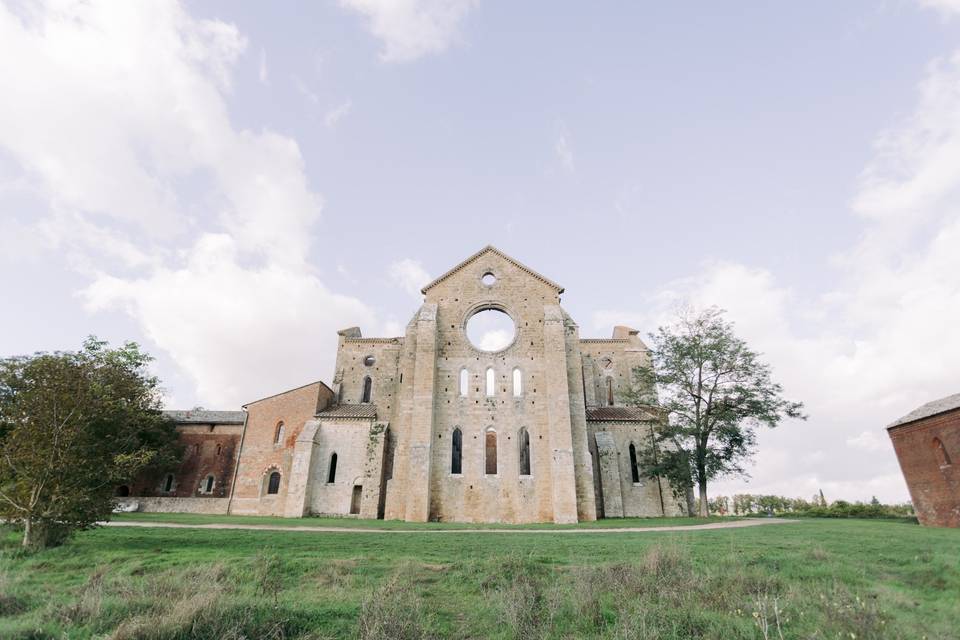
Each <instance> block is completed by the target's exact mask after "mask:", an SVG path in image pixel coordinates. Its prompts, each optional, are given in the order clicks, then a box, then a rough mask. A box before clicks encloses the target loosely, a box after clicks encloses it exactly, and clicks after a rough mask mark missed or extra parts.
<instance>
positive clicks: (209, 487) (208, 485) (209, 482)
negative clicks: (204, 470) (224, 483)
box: [202, 475, 216, 493]
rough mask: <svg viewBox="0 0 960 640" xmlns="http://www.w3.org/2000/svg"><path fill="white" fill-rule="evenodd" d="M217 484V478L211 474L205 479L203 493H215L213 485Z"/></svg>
mask: <svg viewBox="0 0 960 640" xmlns="http://www.w3.org/2000/svg"><path fill="white" fill-rule="evenodd" d="M215 485H216V479H215V478H214V477H213V476H212V475H211V476H207V477H206V478H204V479H203V488H202V492H203V493H213V487H214V486H215Z"/></svg>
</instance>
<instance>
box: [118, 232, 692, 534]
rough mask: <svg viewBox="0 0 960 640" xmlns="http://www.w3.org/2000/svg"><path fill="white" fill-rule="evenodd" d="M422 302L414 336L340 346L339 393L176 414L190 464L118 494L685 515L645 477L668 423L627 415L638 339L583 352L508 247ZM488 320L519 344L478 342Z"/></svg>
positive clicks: (443, 512) (318, 506)
mask: <svg viewBox="0 0 960 640" xmlns="http://www.w3.org/2000/svg"><path fill="white" fill-rule="evenodd" d="M422 293H423V296H424V299H423V304H422V305H421V307H420V308H419V309H418V310H417V311H416V313H415V314H414V315H413V318H411V320H410V322H409V323H408V324H407V327H406V331H405V333H404V335H403V336H400V337H388V338H373V337H365V336H363V334H362V333H361V330H360V329H359V328H357V327H351V328H348V329H343V330H342V331H340V332H339V341H338V345H337V358H336V370H335V371H334V372H333V378H332V380H331V383H330V385H329V386H328V385H327V384H325V383H323V382H313V383H311V384H307V385H304V386H302V387H299V388H296V389H292V390H290V391H285V392H283V393H278V394H276V395H272V396H270V397H267V398H263V399H261V400H257V401H254V402H250V403H249V404H247V405H245V406H244V407H243V410H242V411H207V410H194V411H171V412H169V414H170V415H171V416H173V418H174V419H175V420H176V421H177V423H178V430H179V432H180V435H181V438H182V441H183V443H184V445H185V451H186V453H185V457H184V460H183V461H182V463H181V465H180V467H179V469H177V470H176V471H175V472H173V473H168V474H165V475H163V476H162V477H151V478H142V479H140V480H138V481H137V482H134V483H132V484H131V485H124V486H122V487H119V488H118V495H119V496H120V497H121V503H122V505H123V508H127V509H140V510H143V511H187V512H197V513H232V514H260V515H279V516H287V517H294V518H296V517H303V516H306V515H312V514H325V515H330V514H332V515H343V516H351V515H352V516H353V517H360V518H386V519H399V520H407V521H415V522H423V521H431V520H438V521H454V522H505V523H522V522H558V523H572V522H578V521H582V520H595V519H597V518H602V517H606V518H611V517H623V516H659V515H679V514H681V513H685V507H684V504H685V501H684V500H683V499H678V498H677V497H676V496H675V494H674V491H673V490H672V489H671V487H670V486H669V484H668V483H667V480H666V479H658V478H648V477H646V475H645V474H644V473H643V470H642V469H640V468H638V459H639V457H640V456H639V454H640V452H641V451H642V450H643V449H644V448H646V447H648V446H650V443H651V426H652V425H653V424H654V423H655V421H656V420H658V419H660V418H659V417H658V414H657V412H656V410H655V408H654V407H637V406H626V405H625V403H624V401H623V400H624V395H623V394H624V392H625V391H626V390H627V388H628V385H629V384H630V383H631V378H632V376H631V372H632V370H633V368H634V367H636V366H638V365H642V364H647V363H648V362H649V352H648V350H647V348H646V346H645V345H644V343H643V341H642V340H641V339H640V337H639V336H638V332H637V331H636V330H635V329H631V328H628V327H613V328H612V337H609V338H583V337H581V336H580V334H579V329H578V327H577V324H576V323H575V322H574V321H573V319H572V318H571V317H570V316H569V315H567V313H566V312H565V311H564V310H563V307H561V306H560V295H561V294H562V293H563V287H561V286H560V285H558V284H556V283H555V282H553V281H551V280H549V279H548V278H546V277H544V276H542V275H540V274H539V273H537V272H536V271H534V270H532V269H530V268H528V267H526V266H524V265H523V264H521V263H520V262H518V261H516V260H514V259H513V258H511V257H510V256H507V255H505V254H503V253H502V252H500V251H499V250H497V249H496V248H494V247H486V248H484V249H483V250H481V251H480V252H478V253H476V254H474V255H472V256H470V257H469V258H467V259H466V260H464V261H463V262H461V263H460V264H458V265H457V266H455V267H453V268H452V269H451V270H449V271H448V272H446V273H445V274H443V275H442V276H440V277H439V278H437V279H436V280H434V281H433V282H431V283H429V284H427V285H426V286H424V287H423V290H422ZM484 313H486V314H494V315H496V316H498V317H501V318H503V319H505V320H506V329H504V330H500V332H499V333H493V334H489V335H488V336H487V338H489V340H487V339H486V338H485V339H481V340H479V341H478V340H476V339H474V340H471V338H472V337H473V336H472V335H471V334H470V330H469V327H468V325H470V323H471V321H473V320H475V319H476V318H477V317H479V316H480V314H484ZM494 343H496V344H494Z"/></svg>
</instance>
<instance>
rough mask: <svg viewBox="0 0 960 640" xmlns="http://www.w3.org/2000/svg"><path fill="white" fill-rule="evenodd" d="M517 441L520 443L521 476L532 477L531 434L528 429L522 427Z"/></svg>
mask: <svg viewBox="0 0 960 640" xmlns="http://www.w3.org/2000/svg"><path fill="white" fill-rule="evenodd" d="M517 440H519V441H520V475H522V476H528V475H530V434H529V433H528V432H527V428H526V427H520V433H519V434H517Z"/></svg>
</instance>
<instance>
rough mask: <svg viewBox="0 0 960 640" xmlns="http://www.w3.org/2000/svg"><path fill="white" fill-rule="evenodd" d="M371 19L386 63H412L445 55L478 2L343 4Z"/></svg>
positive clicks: (348, 0)
mask: <svg viewBox="0 0 960 640" xmlns="http://www.w3.org/2000/svg"><path fill="white" fill-rule="evenodd" d="M340 4H341V5H342V6H344V7H347V8H349V9H352V10H354V11H357V12H358V13H360V14H362V15H363V16H364V17H366V19H367V26H368V28H369V29H370V33H372V34H373V35H374V36H375V37H377V38H378V39H379V40H380V41H381V42H382V43H383V50H382V51H381V52H380V58H381V59H382V60H384V61H385V62H410V61H412V60H416V59H417V58H420V57H422V56H425V55H428V54H432V53H440V52H442V51H445V50H446V49H447V48H448V47H449V46H450V45H451V44H453V43H454V42H455V41H456V40H458V39H459V37H460V23H461V22H462V21H463V19H464V18H465V17H466V15H467V13H469V12H470V10H471V9H472V8H473V7H474V6H475V5H476V4H477V1H476V0H340Z"/></svg>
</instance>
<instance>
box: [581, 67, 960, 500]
mask: <svg viewBox="0 0 960 640" xmlns="http://www.w3.org/2000/svg"><path fill="white" fill-rule="evenodd" d="M958 194H960V53H955V54H953V55H952V56H950V57H949V58H947V59H946V60H943V61H938V62H936V63H934V64H932V65H930V67H929V68H928V71H927V74H926V76H925V78H924V80H923V82H922V83H921V84H920V91H919V100H918V103H917V107H916V109H915V111H914V113H913V114H912V115H911V116H910V117H909V118H907V119H906V120H905V121H904V122H903V123H902V124H901V126H899V127H897V128H896V129H893V130H891V131H887V132H884V133H883V134H882V135H881V136H880V138H879V141H878V144H877V153H876V156H875V158H874V159H873V161H872V162H870V163H869V165H868V166H867V168H866V170H865V171H864V173H863V175H862V176H861V177H860V180H859V183H858V185H857V191H856V194H855V197H854V198H853V206H852V209H853V212H854V213H855V214H856V215H858V216H860V217H861V219H862V220H864V222H865V230H864V233H863V235H862V240H861V241H860V242H858V243H857V245H855V246H854V247H852V248H851V249H850V250H849V251H848V252H846V253H845V254H844V255H843V256H841V258H840V259H839V260H838V261H837V270H838V273H837V279H836V285H835V288H834V289H833V290H831V291H824V292H822V293H821V294H820V295H818V296H814V297H801V296H798V295H797V294H796V293H795V292H793V291H792V290H791V289H790V287H789V286H787V285H785V284H783V283H780V282H778V281H777V279H776V278H775V277H774V275H773V274H772V273H770V272H769V271H766V270H763V269H756V268H751V267H748V266H745V265H741V264H735V263H724V262H718V263H710V264H706V265H703V266H702V268H701V270H700V271H699V273H698V274H697V275H695V276H693V277H690V278H685V279H682V280H678V281H675V282H672V283H669V284H668V285H667V286H665V287H663V288H662V289H660V290H659V291H657V292H655V293H654V294H652V295H651V296H649V297H648V299H647V300H646V303H647V307H646V309H645V310H643V311H639V312H638V311H633V312H631V311H630V310H612V311H611V310H607V311H601V312H598V313H597V314H595V316H594V319H593V320H594V325H595V327H596V328H597V329H601V330H608V328H609V326H611V325H613V324H619V323H628V324H631V323H632V324H634V325H635V326H638V327H640V328H642V329H650V328H653V327H656V326H658V325H660V324H663V323H664V322H665V321H666V320H667V319H668V318H669V315H670V310H671V305H672V304H673V303H675V302H677V301H678V300H688V301H690V302H692V303H693V304H694V305H696V306H708V305H717V306H720V307H723V308H725V309H727V310H728V312H729V318H730V319H732V320H734V321H735V323H736V330H737V332H738V333H739V334H740V335H742V336H743V337H744V338H746V339H747V340H748V342H750V343H751V344H752V345H753V346H754V347H755V348H757V349H758V350H760V351H762V352H763V354H764V356H765V358H766V359H767V360H768V361H769V362H770V363H771V364H772V366H773V369H774V373H775V375H776V377H777V378H778V379H779V380H780V381H782V382H783V384H784V386H785V389H786V391H787V394H788V395H790V396H791V397H795V398H798V399H800V400H803V401H805V402H806V404H807V410H808V412H809V414H810V422H809V423H808V424H803V425H801V424H796V425H793V424H788V425H784V427H782V428H781V429H777V430H776V431H773V432H764V433H762V434H761V436H760V443H761V449H760V451H761V454H760V457H759V458H758V464H757V468H756V469H755V470H754V472H753V475H754V478H755V479H754V481H753V483H752V484H753V488H752V489H751V490H752V491H754V492H784V491H785V492H787V493H789V494H790V495H796V494H797V493H798V490H790V487H791V485H792V484H793V483H794V482H797V483H798V484H797V486H798V487H799V486H805V487H806V489H810V488H813V487H814V484H815V483H819V484H821V485H822V486H823V487H824V490H825V491H826V490H827V487H830V488H831V490H833V491H835V492H837V493H838V494H837V495H835V496H834V497H846V498H859V499H868V498H869V497H870V495H872V493H877V494H878V495H879V494H880V493H881V492H886V491H888V490H889V491H892V492H894V493H896V494H898V495H899V498H898V499H904V500H905V499H906V498H907V495H906V488H905V485H904V484H903V481H902V479H900V476H899V471H898V469H897V463H896V459H895V457H894V454H893V450H892V447H890V446H889V443H888V442H887V436H886V434H885V432H884V430H883V428H884V426H885V425H887V424H888V423H890V422H891V421H892V420H894V419H896V418H897V417H899V416H900V415H903V414H905V413H907V412H908V411H910V410H911V409H913V408H915V407H916V406H918V405H920V404H922V403H923V402H926V401H928V400H931V399H934V398H937V397H940V396H943V395H947V394H949V393H955V392H956V388H955V385H956V380H957V379H960V333H958V332H957V331H956V318H958V317H960V277H958V276H957V274H958V273H960V251H958V250H957V247H960V197H958ZM838 440H839V441H841V442H846V444H847V445H849V446H848V447H846V448H836V449H833V450H828V451H827V452H826V455H825V456H824V457H823V459H822V460H819V461H818V460H802V459H797V458H794V457H792V456H790V457H788V458H786V459H784V460H783V461H782V464H770V460H771V459H772V454H773V452H774V451H776V450H782V451H784V452H790V451H794V450H796V451H802V450H803V448H804V447H806V446H809V444H808V443H809V442H819V443H824V442H831V441H833V442H836V441H838ZM787 455H788V456H789V454H787ZM798 478H801V479H802V478H806V480H803V481H801V480H797V479H798ZM857 478H868V480H858V479H857ZM804 482H805V483H806V484H804ZM735 484H736V483H735V482H732V481H727V482H724V483H721V484H719V485H718V486H720V487H728V488H729V487H733V486H735ZM806 489H805V490H806ZM841 492H845V493H842V495H841Z"/></svg>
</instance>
